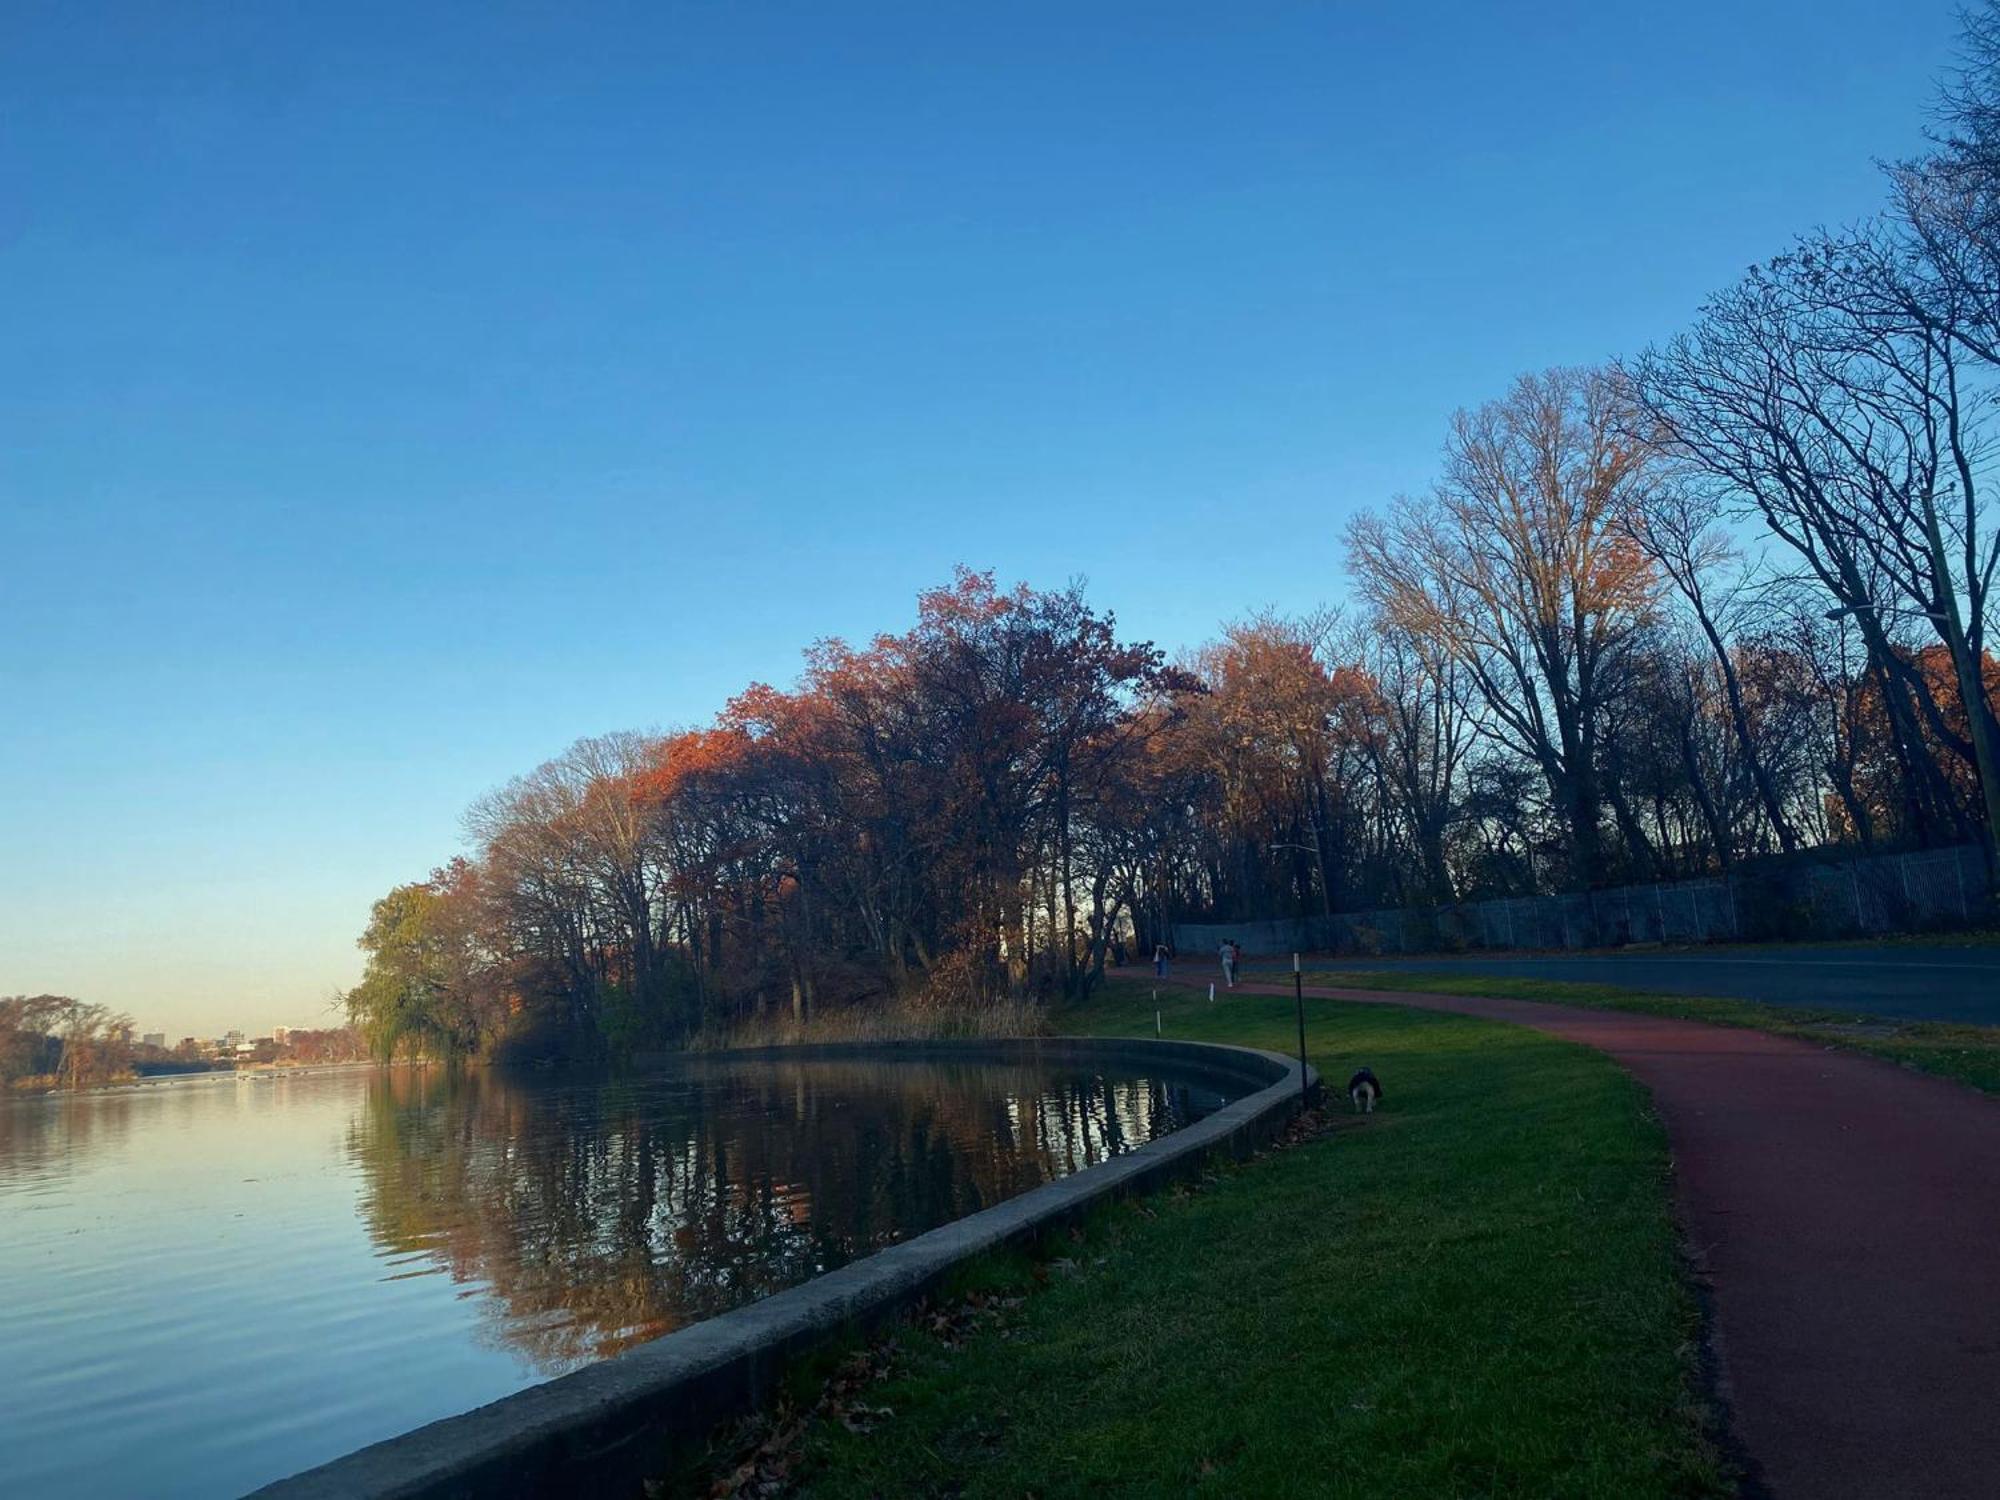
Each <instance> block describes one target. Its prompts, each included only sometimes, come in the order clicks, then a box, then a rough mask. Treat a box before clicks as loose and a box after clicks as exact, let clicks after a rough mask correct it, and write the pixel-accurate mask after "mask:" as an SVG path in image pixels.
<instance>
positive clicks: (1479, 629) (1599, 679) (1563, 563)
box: [1348, 370, 1658, 884]
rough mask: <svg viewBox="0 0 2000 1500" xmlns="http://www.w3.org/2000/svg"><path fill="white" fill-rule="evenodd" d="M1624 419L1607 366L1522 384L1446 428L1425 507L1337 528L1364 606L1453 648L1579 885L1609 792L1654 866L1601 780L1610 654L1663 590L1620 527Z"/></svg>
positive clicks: (1589, 866) (1631, 456)
mask: <svg viewBox="0 0 2000 1500" xmlns="http://www.w3.org/2000/svg"><path fill="white" fill-rule="evenodd" d="M1619 411H1620V402H1619V397H1618V392H1617V387H1616V381H1615V380H1614V378H1613V377H1612V376H1611V375H1610V374H1609V373H1607V372H1604V371H1596V370H1552V371H1549V372H1547V373H1546V374H1542V375H1536V376H1526V377H1523V378H1522V379H1521V380H1520V381H1519V382H1518V383H1517V384H1516V385H1515V387H1514V389H1513V391H1512V392H1511V393H1510V394H1509V395H1508V396H1507V397H1506V398H1505V399H1504V400H1501V401H1497V402H1494V403H1492V404H1490V405H1488V406H1485V407H1482V408H1480V409H1479V410H1478V411H1475V412H1461V413H1460V414H1459V415H1458V417H1457V418H1456V419H1455V420H1454V422H1453V424H1452V432H1451V437H1450V439H1449V442H1448V443H1447V447H1446V470H1445V477H1444V479H1443V481H1442V482H1441V483H1440V484H1439V485H1438V486H1437V488H1436V490H1435V491H1434V492H1433V493H1432V494H1431V495H1430V496H1428V497H1426V498H1424V499H1422V500H1410V499H1405V500H1401V501H1399V502H1397V504H1396V505H1395V506H1394V507H1393V508H1392V509H1391V511H1390V512H1389V514H1388V515H1386V516H1379V515H1364V516H1362V517H1360V518H1359V519H1357V520H1356V521H1355V523H1354V524H1353V525H1352V526H1351V527H1350V528H1349V531H1348V546H1349V556H1350V567H1351V568H1352V569H1353V572H1354V575H1355V580H1356V583H1357V585H1358V587H1359V589H1360V592H1361V593H1362V595H1363V597H1364V598H1366V599H1367V600H1368V601H1369V602H1370V603H1371V604H1372V605H1373V606H1374V607H1375V608H1376V609H1377V610H1378V611H1379V612H1380V614H1381V615H1382V617H1383V618H1384V619H1385V620H1386V621H1388V622H1390V623H1392V624H1394V625H1396V626H1399V627H1400V628H1402V629H1405V630H1408V631H1411V632H1413V633H1415V634H1417V635H1420V636H1423V637H1426V638H1429V639H1432V640H1435V641H1437V642H1439V643H1440V644H1441V645H1442V646H1443V647H1444V648H1445V649H1446V650H1448V651H1449V652H1450V653H1451V655H1452V657H1453V659H1454V660H1455V661H1456V662H1457V663H1458V664H1459V665H1460V666H1461V667H1462V668H1463V669H1464V670H1465V672H1466V673H1467V674H1468V676H1469V678H1470V680H1471V683H1472V685H1473V688H1474V690H1475V691H1476V693H1477V694H1478V696H1479V698H1480V700H1481V703H1482V705H1483V707H1484V709H1485V714H1484V716H1483V717H1482V720H1481V728H1482V732H1483V733H1485V734H1487V735H1489V736H1491V737H1493V738H1495V739H1496V740H1498V741H1499V742H1500V743H1501V744H1502V745H1503V746H1504V747H1505V748H1506V749H1507V750H1508V751H1510V752H1512V753H1516V754H1519V755H1522V756H1525V757H1527V758H1528V759H1529V760H1530V761H1531V762H1532V763H1533V764H1534V765H1535V766H1536V767H1537V768H1538V769H1539V770H1540V772H1541V774H1542V776H1543V777H1544V778H1545V779H1546V781H1547V783H1548V787H1549V792H1550V795H1551V797H1552V799H1553V801H1554V802H1555V804H1556V806H1557V807H1558V808H1559V809H1560V810H1561V815H1562V818H1563V822H1564V826H1565V828H1566V830H1567V836H1568V846H1569V855H1570V863H1571V873H1572V875H1573V877H1574V878H1575V879H1576V880H1578V881H1579V882H1581V883H1585V884H1588V883H1592V882H1595V881H1596V880H1597V879H1598V878H1599V877H1600V875H1601V873H1602V867H1603V858H1602V848H1601V838H1602V834H1601V829H1600V823H1601V821H1602V818H1603V812H1604V805H1605V803H1606V801H1607V799H1609V800H1611V801H1613V803H1614V808H1613V810H1614V812H1615V813H1616V814H1617V816H1618V822H1619V824H1620V826H1621V828H1623V829H1624V830H1625V831H1626V834H1627V838H1628V841H1629V842H1630V843H1631V845H1632V847H1631V850H1630V852H1631V854H1632V856H1633V858H1634V859H1635V860H1636V861H1637V862H1639V863H1640V864H1641V865H1642V866H1647V865H1650V862H1651V851H1650V849H1649V848H1648V847H1647V846H1646V842H1645V840H1644V838H1643V835H1641V834H1639V833H1638V831H1637V825H1636V821H1635V820H1634V819H1632V818H1631V817H1630V816H1629V810H1628V809H1624V808H1621V807H1618V806H1616V799H1617V797H1618V795H1619V793H1618V790H1617V788H1616V786H1615V785H1608V784H1607V783H1606V781H1605V779H1604V778H1603V777H1602V775H1601V771H1600V761H1601V758H1602V756H1603V753H1604V750H1605V745H1604V744H1603V742H1602V733H1601V732H1602V728H1603V721H1604V713H1605V706H1606V702H1607V695H1608V693H1609V692H1610V691H1611V690H1612V688H1613V686H1614V683H1615V680H1616V676H1617V674H1616V665H1617V659H1618V657H1619V655H1620V653H1621V652H1622V651H1623V650H1624V649H1625V647H1626V645H1627V644H1628V642H1629V641H1630V639H1631V637H1632V635H1633V632H1634V631H1635V630H1637V629H1638V628H1639V627H1640V626H1641V625H1642V624H1643V623H1644V622H1645V621H1646V620H1647V619H1648V618H1649V617H1650V616H1651V614H1652V612H1653V610H1654V606H1655V602H1656V598H1657V595H1658V584H1657V581H1656V579H1655V577H1654V573H1653V569H1652V567H1651V565H1650V563H1649V562H1648V560H1647V559H1646V557H1645V555H1644V554H1643V553H1642V552H1641V551H1640V549H1639V548H1638V547H1637V546H1636V545H1635V544H1634V543H1633V541H1632V537H1631V530H1630V526H1629V524H1628V517H1629V513H1630V512H1631V510H1632V509H1633V507H1634V506H1635V505H1636V504H1637V503H1638V499H1639V496H1640V494H1641V492H1642V491H1643V489H1644V487H1645V485H1646V482H1647V479H1648V471H1649V466H1650V464H1651V463H1652V462H1653V454H1652V451H1651V450H1650V448H1649V447H1648V446H1647V445H1646V444H1645V443H1643V442H1641V441H1639V440H1637V439H1635V438H1634V437H1632V436H1631V434H1630V433H1629V431H1627V429H1626V428H1625V426H1624V424H1623V423H1622V422H1621V421H1620V419H1619Z"/></svg>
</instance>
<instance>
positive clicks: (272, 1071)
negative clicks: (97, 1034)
mask: <svg viewBox="0 0 2000 1500" xmlns="http://www.w3.org/2000/svg"><path fill="white" fill-rule="evenodd" d="M430 1066H433V1064H430V1063H422V1062H419V1063H406V1062H392V1063H385V1062H378V1061H376V1060H374V1059H372V1058H361V1059H358V1060H356V1061H353V1062H334V1063H252V1064H248V1065H246V1066H243V1067H224V1068H197V1069H190V1070H188V1071H186V1072H181V1073H153V1074H139V1075H136V1076H134V1077H131V1078H118V1079H112V1080H110V1081H108V1082H105V1083H93V1084H87V1085H86V1086H84V1087H83V1088H80V1089H66V1088H62V1087H60V1086H57V1087H53V1088H42V1089H16V1090H14V1091H13V1095H12V1096H13V1097H14V1098H17V1099H80V1098H84V1097H86V1096H88V1095H93V1094H129V1093H137V1092H139V1091H141V1090H145V1089H155V1088H161V1087H171V1086H173V1085H175V1084H185V1083H207V1084H213V1083H218V1082H220V1081H222V1080H223V1079H225V1078H226V1079H234V1080H244V1079H258V1078H306V1077H316V1076H318V1075H320V1074H323V1073H342V1072H351V1071H353V1070H354V1069H357V1068H369V1069H373V1068H404V1067H430Z"/></svg>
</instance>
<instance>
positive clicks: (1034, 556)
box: [0, 0, 1954, 1034]
mask: <svg viewBox="0 0 2000 1500" xmlns="http://www.w3.org/2000/svg"><path fill="white" fill-rule="evenodd" d="M1953 30H1954V21H1953V15H1952V7H1951V5H1949V4H1948V3H1941V0H1818V3H1806V0H1784V3H1758V0H1731V3H1723V0H1691V3H1683V4H1679V5H1676V6H1672V7H1667V6H1646V7H1640V6H1618V5H1606V4H1602V3H1578V4H1561V5H1557V4H1539V5H1526V4H1523V5H1507V6H1502V5H1493V4H1438V5H1410V4H1386V3H1385V4H1343V5H1331V4H1323V5H1313V6H1303V5H1301V6H1286V5H1262V6H1221V5H1170V4H1144V5H1112V4H1077V3H1074V0H1070V3H1064V4H1051V5H1007V6H999V5H991V6H969V5H946V6H940V5H935V4H921V5H919V4H912V5H908V6H870V5H859V4H842V5H811V6H808V5H802V4H789V5H787V4H736V5H722V4H710V5H698V6H684V5H662V4H634V5H630V6H613V5H591V4H578V5H571V6H564V7H555V6H533V7H529V6H511V5H491V4H479V5H466V6H444V5H395V6H386V5H384V6H374V5H359V4H357V5H345V6H325V5H323V6H306V5H297V4H265V5H257V6H240V5H226V6H225V5H189V6H166V5H160V4H156V3H155V4H141V5H132V6H113V5H105V4H93V3H89V0H67V3H57V4H40V3H31V0H13V3H11V4H10V5H9V6H8V20H7V23H6V27H5V32H6V38H5V44H4V46H0V318H4V324H5V328H6V337H5V343H4V344H0V349H4V355H0V569H3V570H4V572H0V579H4V582H0V601H4V604H5V610H6V617H7V624H6V627H5V629H4V631H0V704H4V706H5V711H6V712H5V727H4V730H3V731H0V992H14V991H20V990H26V991H31V992H32V991H38V990H43V989H53V990H59V991H64V992H68V993H73V994H77V995H80V996H82V997H85V998H89V999H96V1000H101V1001H105V1002H108V1003H111V1004H114V1005H116V1006H119V1007H121V1008H123V1009H127V1010H130V1011H131V1012H133V1014H134V1015H135V1016H136V1017H137V1018H138V1019H139V1021H140V1022H141V1024H142V1026H143V1027H144V1028H145V1029H149V1030H150V1029H161V1030H166V1031H169V1032H172V1033H175V1034H180V1033H182V1032H184V1031H189V1030H195V1031H201V1032H204V1033H206V1032H208V1031H213V1030H219V1029H221V1028H223V1027H225V1026H229V1025H242V1026H244V1027H246V1028H253V1029H254V1028H262V1027H266V1026H268V1025H270V1024H271V1023H274V1022H290V1023H292V1024H301V1023H307V1022H310V1021H311V1020H312V1019H314V1018H315V1016H317V1015H318V1014H320V1013H321V1011H322V1009H323V1007H324V1006H325V1004H326V1001H327V999H328V997H329V996H330V995H331V994H332V993H333V992H334V991H335V990H336V989H337V988H339V987H340V986H342V985H345V984H347V983H350V982H352V980H353V978H354V977H355V976H356V974H357V972H358V955H357V954H356V953H355V951H354V949H353V946H352V945H353V937H354V934H355V933H356V932H357V931H358V930H359V928H360V926H361V924H362V922H363V921H364V919H365V917H366V912H367V906H368V903H369V901H370V900H371V899H372V898H373V897H374V896H376V895H378V894H379V893H380V892H381V891H382V890H384V889H386V888H387V887H388V886H390V885H391V884H393V883H395V882H397V881H399V880H404V879H409V878H413V877H418V876H421V875H422V874H423V873H424V872H425V871H426V870H427V869H428V868H430V867H431V866H432V865H433V864H436V863H438V862H440V861H441V860H442V859H443V858H445V857H446V856H448V855H449V854H451V853H452V852H454V850H455V849H456V848H457V847H458V843H459V818H460V814H461V812H462V810H463V808H464V807H465V805H466V804H467V803H468V802H469V801H470V800H471V799H472V798H473V797H474V796H476V795H477V794H478V793H480V792H481V791H483V790H485V789H486V788H488V787H490V786H492V785H494V784H495V783H497V782H499V781H501V780H503V779H505V778H506V777H507V776H509V775H512V774H514V773H516V772H518V771H522V770H525V769H527V768H528V767H530V766H532V765H533V764H535V763H536V762H537V761H539V760H541V759H543V758H545V757H546V756H548V755H550V754H552V753H554V752H556V751H558V750H560V749H561V748H562V747H563V746H564V745H565V744H567V743H568V742H569V741H571V740H572V739H574V738H576V737H577V736H579V735H583V734H591V733H598V732H602V731H604V730H607V729H612V728H622V727H633V726H641V727H643V726H672V725H677V724H685V723H692V722H697V721H700V720H703V719H705V718H707V717H708V716H709V715H710V714H711V713H713V712H714V711H715V710H716V709H717V708H718V707H719V706H720V705H721V703H722V702H723V700H724V699H725V698H727V697H728V696H729V695H730V694H731V693H733V692H734V691H736V690H737V689H738V688H740V687H741V686H742V685H743V684H745V683H746V682H748V681H750V680H752V679H760V678H761V679H765V680H774V681H787V680H789V679H790V677H791V676H792V674H793V671H794V668H795V665H796V663H797V660H798V652H799V649H800V648H801V647H802V646H803V645H804V644H806V643H807V642H808V641H810V640H812V639H813V638H815V637H817V636H822V635H831V634H844V635H854V636H862V635H866V634H869V633H871V632H873V631H875V630H878V629H885V628H898V627H900V626H902V625H903V624H905V623H906V622H907V620H908V619H909V616H910V614H911V610H912V599H913V596H914V595H915V593H916V591H917V590H918V589H919V588H921V587H924V586H926V585H928V584H932V583H936V582H939V581H941V580H943V579H944V578H946V577H947V576H948V575H949V572H950V569H951V567H952V566H953V564H955V563H959V562H964V563H968V564H972V565H975V566H981V567H992V568H996V569H998V570H999V572H1000V573H1001V574H1002V575H1003V577H1005V578H1007V579H1009V580H1012V579H1026V580H1028V581H1030V582H1033V583H1037V584H1050V585H1052V584H1058V583H1061V582H1063V581H1065V580H1067V579H1069V578H1070V577H1072V576H1077V575H1082V576H1085V577H1087V578H1088V579H1089V581H1090V585H1091V590H1092V593H1093V595H1094V596H1095V597H1096V599H1097V600H1098V601H1099V602H1100V603H1101V604H1102V605H1104V606H1107V607H1109V608H1112V609H1114V610H1116V611H1117V613H1118V614H1119V616H1120V618H1121V619H1122V620H1123V621H1124V623H1125V625H1126V627H1127V629H1128V630H1129V631H1130V632H1131V633H1133V634H1136V635H1140V636H1146V637H1151V638H1153V639H1156V640H1158V641H1160V642H1161V643H1162V644H1164V645H1167V646H1169V647H1179V646H1183V645H1189V644H1193V643H1194V642H1196V641H1198V640H1200V639H1202V638H1203V637H1205V636H1206V635H1208V634H1210V633H1211V632H1212V631H1213V630H1214V628H1215V626H1216V624H1217V623H1218V622H1219V621H1220V620H1222V619H1224V618H1228V617H1233V616H1237V615H1240V614H1242V613H1244V612H1245V611H1247V610H1248V609H1250V608H1252V607H1255V606H1257V605H1260V604H1276V605H1279V606H1283V607H1291V608H1300V607H1307V606H1311V605H1314V604H1316V603H1319V602H1322V601H1327V602H1332V601H1337V600H1338V599H1339V598H1340V596H1341V595H1342V593H1343V587H1344V584H1343V578H1342V574H1341V564H1340V548H1339V533H1340V530H1341V527H1342V525H1343V524H1344V522H1345V520H1346V518H1347V517H1348V516H1349V515H1350V514H1352V513H1353V511H1354V510H1356V509H1357V508H1359V507H1361V506H1365V505H1368V504H1372V503H1377V502H1380V501H1382V500H1384V499H1386V498H1387V497H1389V496H1390V495H1392V494H1394V493H1395V492H1397V491H1398V490H1404V489H1412V488H1416V487H1419V486H1421V485H1423V484H1424V483H1426V482H1427V480H1428V478H1429V476H1430V475H1431V473H1432V472H1433V469H1434V466H1435V459H1436V454H1437V451H1438V447H1439V442H1440V439H1441V436H1442V433H1443V431H1444V426H1445V422H1446V420H1447V418H1448V416H1449V414H1450V412H1451V411H1452V410H1453V409H1454V408H1455V407H1457V406H1460V405H1466V404H1472V403H1476V402H1479V401H1481V400H1484V399H1487V398H1489V397H1491V396H1494V395H1496V394H1498V393H1500V392H1501V391H1502V390H1503V389H1504V387H1505V385H1506V383H1507V382H1508V381H1509V380H1510V378H1511V377H1512V376H1513V375H1515V374H1516V373H1517V372H1520V371H1522V370H1528V369H1534V368H1539V367H1542V366H1546V365H1550V364H1557V363H1579V362H1586V361H1595V360H1601V359H1604V358H1606V357H1609V356H1612V355H1615V354H1618V353H1621V352H1627V351H1630V350H1633V349H1636V348H1638V347H1640V346H1642V345H1644V344H1645V343H1646V342H1648V341H1649V340H1652V339H1656V338H1660V337H1663V336H1666V335H1668V334H1671V333H1672V332H1674V331H1675V330H1676V329H1677V328H1678V327H1680V326H1682V325H1683V324H1684V323H1685V322H1686V320H1687V319H1688V317H1689V315H1690V313H1691V312H1692V311H1693V309H1694V307H1695V306H1696V304H1697V303H1698V302H1699V300H1700V298H1701V297H1702V295H1703V294H1704V293H1705V292H1707V291H1709V290H1711V289H1713V288H1715V287H1717V286H1718V285H1720V284H1721V283H1723V282H1724V281H1726V280H1728V279H1729V278H1730V277H1732V276H1733V275H1735V274H1736V273H1738V272H1739V271H1740V270H1741V269H1742V268H1743V267H1744V266H1746V265H1747V264H1748V263H1750V262H1751V261H1753V260H1756V259H1758V258H1761V257H1763V256H1766V255H1769V254H1771V253H1773V252H1775V251H1777V250H1779V249H1781V248H1782V247H1783V245H1784V243H1785V240H1786V239H1787V237H1788V236H1789V235H1791V234H1792V233H1794V232H1796V231H1799V230H1803V229H1805V228H1808V227H1810V226H1811V225H1813V224H1815V223H1819V222H1839V221H1844V220H1849V219H1852V218H1855V217H1857V216H1859V215H1861V214H1864V213H1866V212H1868V211H1870V210H1871V209H1873V208H1874V207H1875V206H1877V205H1878V203H1879V202H1880V199H1881V187H1880V181H1879V178H1878V176H1877V174H1876V172H1875V169H1874V167H1873V166H1872V164H1871V161H1872V159H1874V158H1879V157H1884V156H1895V155H1897V154H1902V153H1907V152H1908V151H1910V150H1912V149H1914V148H1915V147H1916V145H1917V144H1918V141H1919V136H1920V131H1921V126H1922V122H1923V111H1924V109H1925V107H1926V105H1927V102H1928V99H1929V97H1930V92H1931V88H1932V84H1933V81H1934V79H1935V78H1936V76H1937V74H1938V73H1939V71H1940V70H1941V69H1942V68H1943V67H1944V66H1945V65H1946V63H1947V61H1948V59H1949V56H1950V52H1951V45H1952V34H1953Z"/></svg>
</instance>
